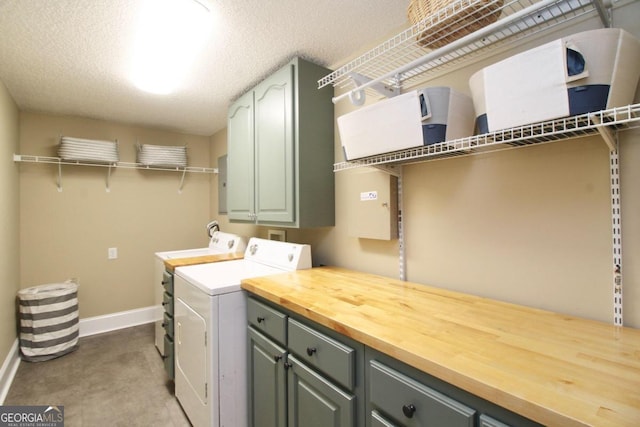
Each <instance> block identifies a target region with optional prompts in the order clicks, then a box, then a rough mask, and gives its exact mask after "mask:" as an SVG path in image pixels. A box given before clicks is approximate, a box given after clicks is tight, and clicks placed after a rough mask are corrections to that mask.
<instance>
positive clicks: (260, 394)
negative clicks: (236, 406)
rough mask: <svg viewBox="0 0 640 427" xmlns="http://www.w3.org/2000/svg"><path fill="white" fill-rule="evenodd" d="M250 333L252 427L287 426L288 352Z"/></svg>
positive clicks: (250, 418)
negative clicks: (286, 360) (286, 366)
mask: <svg viewBox="0 0 640 427" xmlns="http://www.w3.org/2000/svg"><path fill="white" fill-rule="evenodd" d="M248 330H249V363H248V364H249V426H250V427H286V426H287V377H286V375H287V371H286V369H285V366H284V362H285V358H286V350H285V349H284V348H282V347H280V346H279V345H277V344H275V343H274V342H273V341H271V340H270V339H268V338H267V337H265V336H264V335H262V334H261V333H260V332H258V331H256V330H255V329H253V328H252V327H249V328H248Z"/></svg>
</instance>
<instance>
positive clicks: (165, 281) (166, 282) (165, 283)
mask: <svg viewBox="0 0 640 427" xmlns="http://www.w3.org/2000/svg"><path fill="white" fill-rule="evenodd" d="M161 283H162V286H164V285H167V284H169V281H168V280H163V281H162V282H161Z"/></svg>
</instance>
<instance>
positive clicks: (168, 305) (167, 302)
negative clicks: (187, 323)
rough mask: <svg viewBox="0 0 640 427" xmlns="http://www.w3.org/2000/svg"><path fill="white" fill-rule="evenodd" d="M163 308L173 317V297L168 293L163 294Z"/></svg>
mask: <svg viewBox="0 0 640 427" xmlns="http://www.w3.org/2000/svg"><path fill="white" fill-rule="evenodd" d="M162 307H163V308H164V311H165V312H167V313H169V315H170V316H173V296H171V294H169V293H167V292H165V293H164V294H162Z"/></svg>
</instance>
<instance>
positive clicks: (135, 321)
mask: <svg viewBox="0 0 640 427" xmlns="http://www.w3.org/2000/svg"><path fill="white" fill-rule="evenodd" d="M159 313H160V309H159V308H158V306H155V305H153V306H151V307H144V308H137V309H135V310H128V311H120V312H118V313H111V314H105V315H103V316H95V317H86V318H84V319H80V322H79V324H80V337H86V336H89V335H95V334H101V333H103V332H109V331H115V330H116V329H123V328H129V327H131V326H137V325H144V324H145V323H151V322H155V321H156V320H160V319H161V317H159Z"/></svg>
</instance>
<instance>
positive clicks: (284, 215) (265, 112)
mask: <svg viewBox="0 0 640 427" xmlns="http://www.w3.org/2000/svg"><path fill="white" fill-rule="evenodd" d="M293 74H294V66H293V64H289V65H287V66H286V67H284V68H281V69H280V70H278V71H277V72H275V73H274V74H272V75H271V76H270V77H268V78H267V79H266V80H264V81H263V82H262V83H260V84H259V85H258V86H256V88H255V90H254V95H255V162H256V164H255V166H256V168H255V170H256V175H255V189H256V215H257V220H258V222H260V221H274V222H293V221H294V220H295V210H294V209H295V208H294V203H295V200H294V177H295V175H294V173H295V169H294V167H295V165H294V154H295V153H294V139H293V138H294V135H293V130H294V124H293V115H294V112H293V93H294V88H293V85H294V80H293Z"/></svg>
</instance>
